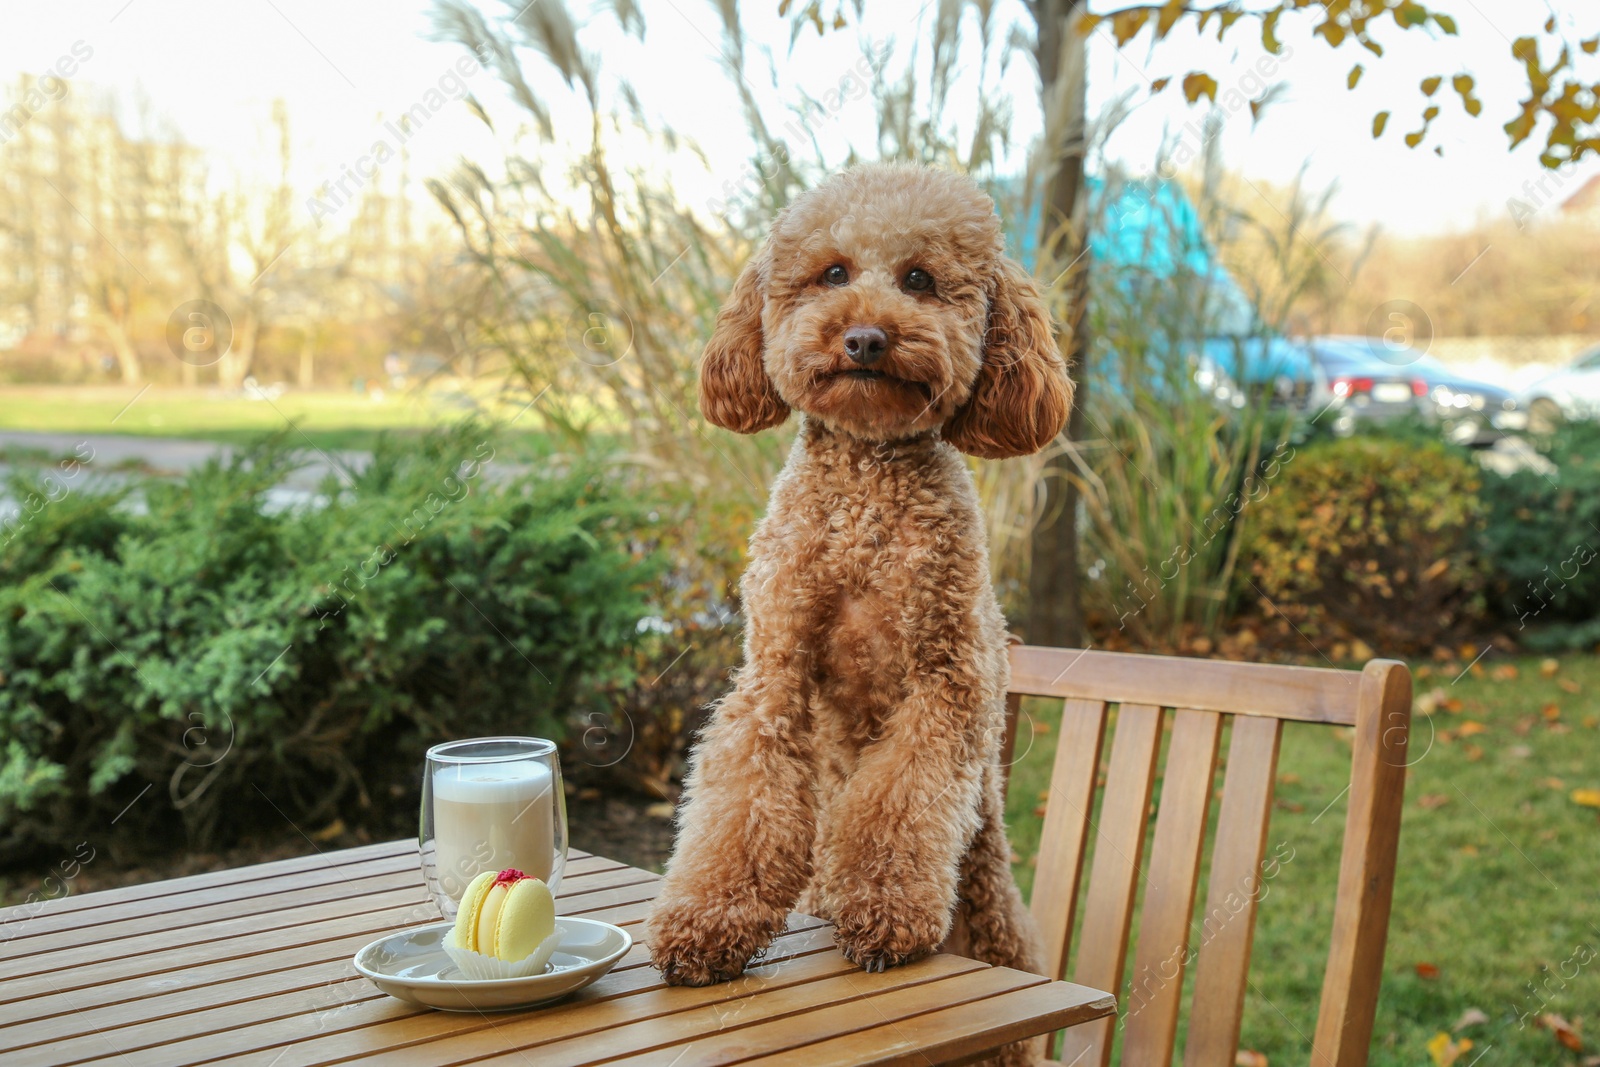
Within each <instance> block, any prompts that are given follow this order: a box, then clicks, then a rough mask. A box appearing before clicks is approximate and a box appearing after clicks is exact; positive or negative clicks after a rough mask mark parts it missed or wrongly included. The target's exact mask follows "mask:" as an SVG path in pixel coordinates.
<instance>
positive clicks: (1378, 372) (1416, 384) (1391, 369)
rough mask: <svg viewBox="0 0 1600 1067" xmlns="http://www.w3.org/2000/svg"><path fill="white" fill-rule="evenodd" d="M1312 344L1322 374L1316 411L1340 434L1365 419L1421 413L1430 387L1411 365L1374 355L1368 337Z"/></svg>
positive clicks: (1329, 339)
mask: <svg viewBox="0 0 1600 1067" xmlns="http://www.w3.org/2000/svg"><path fill="white" fill-rule="evenodd" d="M1308 348H1309V350H1310V352H1311V358H1312V359H1313V361H1314V362H1315V363H1316V367H1317V371H1318V376H1319V379H1320V380H1319V382H1318V384H1317V396H1316V398H1315V400H1314V402H1313V406H1314V407H1315V409H1316V410H1315V411H1313V412H1312V415H1313V417H1314V418H1316V419H1317V420H1318V421H1323V420H1326V421H1325V425H1327V426H1328V427H1329V428H1330V429H1331V430H1332V431H1333V432H1334V433H1335V434H1337V435H1339V436H1340V437H1348V436H1349V435H1350V434H1352V433H1354V432H1355V431H1356V429H1357V428H1358V427H1359V426H1360V425H1361V424H1362V423H1378V422H1387V421H1389V420H1391V419H1397V418H1403V417H1405V416H1407V415H1415V414H1416V413H1417V411H1418V403H1419V400H1420V399H1421V398H1422V397H1423V396H1425V395H1426V393H1427V391H1428V386H1427V383H1426V382H1425V381H1424V380H1423V379H1422V378H1421V376H1420V375H1418V374H1416V373H1414V372H1413V371H1412V369H1411V368H1410V367H1403V366H1397V365H1395V364H1393V363H1389V362H1386V361H1384V360H1381V359H1379V358H1378V357H1377V356H1376V355H1374V354H1373V352H1372V351H1371V349H1370V348H1369V347H1368V345H1367V342H1366V339H1365V338H1348V337H1317V338H1313V339H1312V340H1311V341H1310V342H1309V344H1308Z"/></svg>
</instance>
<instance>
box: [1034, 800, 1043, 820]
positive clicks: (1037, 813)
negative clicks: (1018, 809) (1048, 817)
mask: <svg viewBox="0 0 1600 1067" xmlns="http://www.w3.org/2000/svg"><path fill="white" fill-rule="evenodd" d="M1045 807H1046V806H1045V805H1044V804H1040V805H1039V806H1038V807H1036V808H1034V809H1033V817H1034V818H1035V819H1042V818H1044V813H1045Z"/></svg>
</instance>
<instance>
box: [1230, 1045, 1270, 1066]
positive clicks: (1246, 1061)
mask: <svg viewBox="0 0 1600 1067" xmlns="http://www.w3.org/2000/svg"><path fill="white" fill-rule="evenodd" d="M1233 1067H1267V1054H1266V1053H1264V1052H1257V1051H1256V1050H1255V1049H1251V1048H1242V1049H1240V1050H1239V1051H1238V1053H1237V1054H1235V1055H1234V1057H1233Z"/></svg>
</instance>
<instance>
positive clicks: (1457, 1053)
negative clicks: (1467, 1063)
mask: <svg viewBox="0 0 1600 1067" xmlns="http://www.w3.org/2000/svg"><path fill="white" fill-rule="evenodd" d="M1470 1048H1472V1041H1471V1040H1470V1039H1469V1038H1465V1037H1464V1038H1462V1039H1461V1040H1460V1041H1452V1040H1450V1035H1449V1034H1447V1033H1445V1032H1444V1031H1443V1030H1440V1031H1439V1032H1438V1033H1437V1034H1434V1035H1433V1038H1432V1040H1430V1041H1429V1042H1428V1055H1429V1056H1432V1057H1433V1062H1434V1067H1452V1065H1453V1064H1454V1063H1455V1062H1456V1060H1458V1059H1460V1058H1461V1056H1462V1054H1463V1053H1465V1052H1466V1051H1467V1050H1468V1049H1470Z"/></svg>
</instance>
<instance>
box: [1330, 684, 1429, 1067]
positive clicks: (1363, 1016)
mask: <svg viewBox="0 0 1600 1067" xmlns="http://www.w3.org/2000/svg"><path fill="white" fill-rule="evenodd" d="M1410 736H1411V672H1410V671H1409V670H1407V669H1406V666H1405V664H1403V663H1396V662H1394V661H1391V660H1374V661H1372V662H1371V663H1368V664H1367V666H1366V668H1365V669H1364V670H1362V672H1361V700H1360V704H1359V706H1358V707H1357V709H1356V737H1355V750H1354V758H1353V759H1352V760H1351V764H1350V800H1349V810H1348V813H1347V814H1346V816H1345V826H1344V849H1343V851H1342V852H1341V853H1340V858H1339V897H1338V901H1337V903H1336V904H1335V905H1334V909H1333V943H1332V945H1331V946H1330V947H1329V949H1328V969H1327V970H1326V971H1325V972H1324V974H1323V979H1322V1006H1321V1007H1320V1008H1319V1009H1318V1010H1317V1032H1316V1037H1315V1038H1314V1040H1313V1041H1312V1045H1311V1063H1312V1067H1363V1065H1365V1064H1366V1062H1367V1049H1368V1047H1369V1046H1370V1045H1371V1043H1372V1021H1373V1017H1374V1015H1376V1013H1377V1008H1378V987H1379V985H1380V983H1381V982H1382V981H1383V950H1384V945H1385V944H1386V942H1387V941H1388V937H1389V907H1390V904H1391V903H1392V897H1393V893H1394V865H1395V853H1396V851H1397V850H1398V849H1399V847H1400V806H1401V802H1402V801H1403V800H1404V799H1405V790H1406V749H1407V745H1408V742H1409V740H1410Z"/></svg>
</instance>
